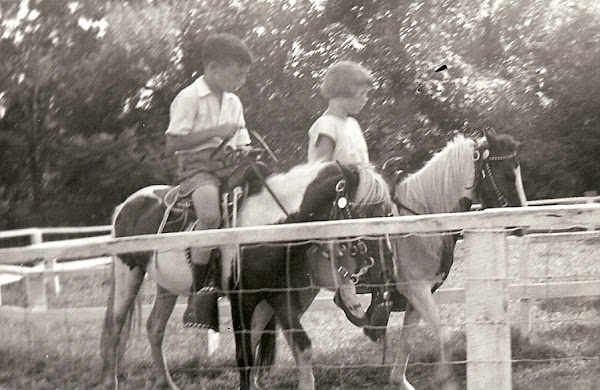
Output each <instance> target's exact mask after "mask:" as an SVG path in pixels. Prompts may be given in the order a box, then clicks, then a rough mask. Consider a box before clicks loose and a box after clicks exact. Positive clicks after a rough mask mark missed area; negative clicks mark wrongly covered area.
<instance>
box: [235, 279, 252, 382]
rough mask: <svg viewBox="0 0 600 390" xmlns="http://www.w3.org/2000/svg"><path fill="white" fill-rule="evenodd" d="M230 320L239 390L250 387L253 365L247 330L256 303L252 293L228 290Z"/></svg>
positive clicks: (250, 343)
mask: <svg viewBox="0 0 600 390" xmlns="http://www.w3.org/2000/svg"><path fill="white" fill-rule="evenodd" d="M229 300H230V302H231V321H232V324H233V332H234V338H235V356H236V362H237V366H238V372H239V376H240V390H250V389H251V386H252V385H251V382H252V380H251V371H252V367H253V366H254V356H253V353H254V351H253V350H252V340H251V337H250V334H249V332H248V330H250V329H252V324H251V321H252V314H253V312H254V308H255V307H256V305H257V304H258V302H256V299H255V298H253V294H249V293H243V292H242V291H240V290H236V291H230V294H229Z"/></svg>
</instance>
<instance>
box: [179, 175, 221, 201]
mask: <svg viewBox="0 0 600 390" xmlns="http://www.w3.org/2000/svg"><path fill="white" fill-rule="evenodd" d="M206 185H210V186H214V187H217V188H219V187H221V179H219V178H218V177H217V176H216V175H214V174H212V173H210V172H198V173H196V174H195V175H193V176H191V177H188V178H187V179H185V180H184V181H182V182H181V183H180V184H179V194H178V195H179V197H180V198H183V197H185V196H188V195H191V193H192V192H194V191H195V190H196V189H197V188H200V187H202V186H206Z"/></svg>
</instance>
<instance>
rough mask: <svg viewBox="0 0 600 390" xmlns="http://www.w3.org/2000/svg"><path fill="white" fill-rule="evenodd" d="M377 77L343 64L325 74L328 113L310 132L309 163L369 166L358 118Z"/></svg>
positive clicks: (324, 88) (324, 95) (324, 90)
mask: <svg viewBox="0 0 600 390" xmlns="http://www.w3.org/2000/svg"><path fill="white" fill-rule="evenodd" d="M372 87H373V76H371V74H370V73H369V71H368V70H367V69H365V68H364V67H363V66H361V65H360V64H357V63H355V62H351V61H342V62H338V63H336V64H334V65H333V66H332V67H331V68H330V69H329V70H328V71H327V73H326V74H325V77H324V78H323V82H322V84H321V88H320V89H321V95H322V96H323V97H324V98H325V99H327V100H328V106H327V110H325V112H324V113H323V115H321V117H319V119H317V120H316V121H315V123H314V124H313V125H312V126H311V128H310V130H308V136H309V143H308V162H309V163H311V162H315V161H319V160H320V161H335V160H337V161H339V162H340V163H341V164H357V165H370V164H369V151H368V149H367V143H366V141H365V137H364V135H363V132H362V130H361V128H360V125H359V124H358V122H357V121H356V119H354V118H353V117H351V116H350V115H356V114H358V113H359V112H360V110H362V108H363V107H364V106H365V104H366V103H367V99H368V97H367V94H368V93H369V91H370V90H371V89H372Z"/></svg>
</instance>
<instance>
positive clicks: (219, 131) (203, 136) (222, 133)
mask: <svg viewBox="0 0 600 390" xmlns="http://www.w3.org/2000/svg"><path fill="white" fill-rule="evenodd" d="M239 129H241V126H240V125H238V124H234V123H224V124H222V125H218V126H214V127H209V128H206V129H202V131H197V132H191V133H188V134H167V145H166V146H167V151H169V152H170V153H173V152H176V151H178V150H185V149H193V148H195V147H197V146H199V145H202V144H203V143H205V142H206V141H208V140H209V139H211V138H213V137H223V138H225V137H231V136H233V135H234V134H235V133H236V132H237V131H238V130H239Z"/></svg>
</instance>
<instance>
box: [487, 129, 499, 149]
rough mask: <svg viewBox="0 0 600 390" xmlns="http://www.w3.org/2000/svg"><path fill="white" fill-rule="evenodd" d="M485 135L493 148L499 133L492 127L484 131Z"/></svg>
mask: <svg viewBox="0 0 600 390" xmlns="http://www.w3.org/2000/svg"><path fill="white" fill-rule="evenodd" d="M483 135H484V136H485V139H486V140H487V142H488V144H489V145H490V146H491V145H493V144H494V143H495V142H496V138H497V136H498V133H496V130H494V129H493V128H492V127H486V128H485V129H483Z"/></svg>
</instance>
